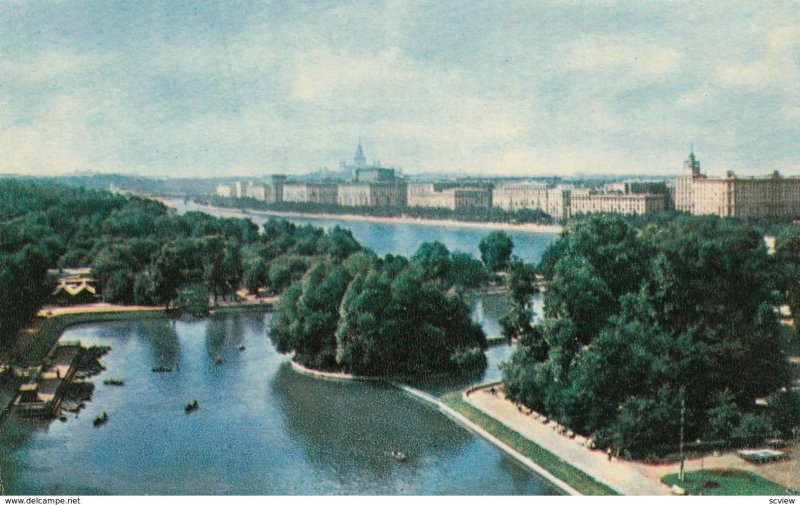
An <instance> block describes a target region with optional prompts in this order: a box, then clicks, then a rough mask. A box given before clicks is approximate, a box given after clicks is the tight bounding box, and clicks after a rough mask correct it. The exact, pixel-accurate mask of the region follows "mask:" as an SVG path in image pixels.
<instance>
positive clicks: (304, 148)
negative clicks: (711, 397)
mask: <svg viewBox="0 0 800 505" xmlns="http://www.w3.org/2000/svg"><path fill="white" fill-rule="evenodd" d="M359 136H360V137H361V139H362V141H363V146H364V151H365V154H366V156H367V158H368V159H369V160H370V161H373V160H379V161H380V162H381V163H382V164H383V165H388V166H395V167H402V168H403V172H404V173H407V174H413V173H421V172H462V173H468V174H475V175H484V176H492V175H515V176H541V175H570V174H575V173H582V174H655V175H677V174H679V173H681V172H682V162H683V160H684V159H685V158H686V156H687V154H688V152H689V149H690V145H691V144H694V150H695V153H696V154H697V156H698V157H699V159H700V160H701V162H702V163H703V169H704V171H706V172H708V173H709V174H710V175H721V174H723V173H724V172H725V171H726V170H734V171H736V173H737V174H743V175H760V174H765V173H767V172H768V171H772V170H780V171H781V172H783V173H786V174H789V175H792V174H800V3H798V2H781V1H769V2H768V1H763V2H762V1H758V2H753V1H742V2H738V1H711V2H703V1H690V2H680V1H670V2H656V1H647V2H642V1H639V0H636V1H608V0H606V1H603V0H599V1H593V2H579V1H571V0H562V1H544V0H542V1H537V0H526V1H485V2H477V1H469V0H460V1H451V2H447V1H443V0H438V1H413V0H412V1H391V0H387V1H347V0H341V1H337V2H325V1H313V2H301V1H292V2H288V1H285V0H280V1H275V2H272V1H254V0H252V1H239V0H226V1H221V2H214V1H200V0H198V1H195V2H188V1H182V0H164V1H156V0H152V1H147V2H139V1H134V2H131V1H124V2H123V1H119V2H116V1H102V2H101V1H81V0H70V1H53V0H50V1H35V0H26V1H18V0H5V1H3V2H0V173H21V174H34V175H45V174H63V173H71V172H75V171H96V172H114V173H136V174H141V175H147V176H198V177H206V176H222V175H259V174H269V173H284V174H289V175H291V174H301V173H305V172H308V171H312V170H317V169H319V168H320V167H328V168H329V169H338V165H339V162H340V161H342V160H348V161H352V158H353V155H354V152H355V147H356V144H357V142H358V138H359Z"/></svg>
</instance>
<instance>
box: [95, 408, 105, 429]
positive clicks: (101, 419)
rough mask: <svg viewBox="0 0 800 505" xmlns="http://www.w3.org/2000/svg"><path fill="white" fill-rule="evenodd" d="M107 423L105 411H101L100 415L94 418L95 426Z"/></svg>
mask: <svg viewBox="0 0 800 505" xmlns="http://www.w3.org/2000/svg"><path fill="white" fill-rule="evenodd" d="M107 422H108V414H107V413H106V412H105V411H103V413H102V414H100V415H99V416H97V417H95V418H94V425H95V426H101V425H103V424H106V423H107Z"/></svg>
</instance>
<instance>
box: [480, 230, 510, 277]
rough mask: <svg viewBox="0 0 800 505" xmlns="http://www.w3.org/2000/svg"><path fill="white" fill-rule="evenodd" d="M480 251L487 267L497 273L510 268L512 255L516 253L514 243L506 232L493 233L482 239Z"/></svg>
mask: <svg viewBox="0 0 800 505" xmlns="http://www.w3.org/2000/svg"><path fill="white" fill-rule="evenodd" d="M478 249H479V250H480V251H481V260H483V263H484V264H485V265H486V267H487V268H489V269H490V270H492V271H494V272H497V271H500V270H503V269H505V268H506V267H507V266H508V262H509V260H510V259H511V253H512V252H513V251H514V241H513V240H511V237H509V236H508V234H506V233H505V232H502V231H493V232H492V233H490V234H489V235H487V236H486V237H484V238H483V239H481V242H480V244H479V245H478Z"/></svg>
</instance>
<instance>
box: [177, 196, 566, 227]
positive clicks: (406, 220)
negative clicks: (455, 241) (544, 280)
mask: <svg viewBox="0 0 800 505" xmlns="http://www.w3.org/2000/svg"><path fill="white" fill-rule="evenodd" d="M164 203H165V204H166V205H168V203H167V202H166V201H164ZM192 207H194V208H197V209H201V210H202V209H206V210H222V211H226V212H235V213H238V214H244V215H245V216H246V215H247V214H248V213H249V214H256V215H262V216H274V217H300V218H304V219H320V220H322V219H325V220H332V221H364V222H370V223H382V224H412V225H423V226H438V227H452V228H456V227H457V228H478V229H482V230H505V231H517V232H523V233H553V234H558V233H561V231H562V230H563V229H564V227H563V226H561V225H557V224H535V223H520V224H511V223H483V222H476V221H453V220H449V219H422V218H415V217H409V216H395V217H384V216H367V215H361V214H324V213H323V214H312V213H306V212H286V211H278V210H258V209H237V208H231V207H215V206H213V205H201V204H198V203H192Z"/></svg>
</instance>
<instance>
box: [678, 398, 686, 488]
mask: <svg viewBox="0 0 800 505" xmlns="http://www.w3.org/2000/svg"><path fill="white" fill-rule="evenodd" d="M684 391H685V390H684V389H683V387H681V442H680V450H681V467H680V470H679V471H678V479H680V481H681V482H685V481H686V472H685V471H684V468H683V465H684V462H685V459H686V457H685V455H684V454H683V424H684V417H685V416H686V398H685V396H686V395H685V394H684Z"/></svg>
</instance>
